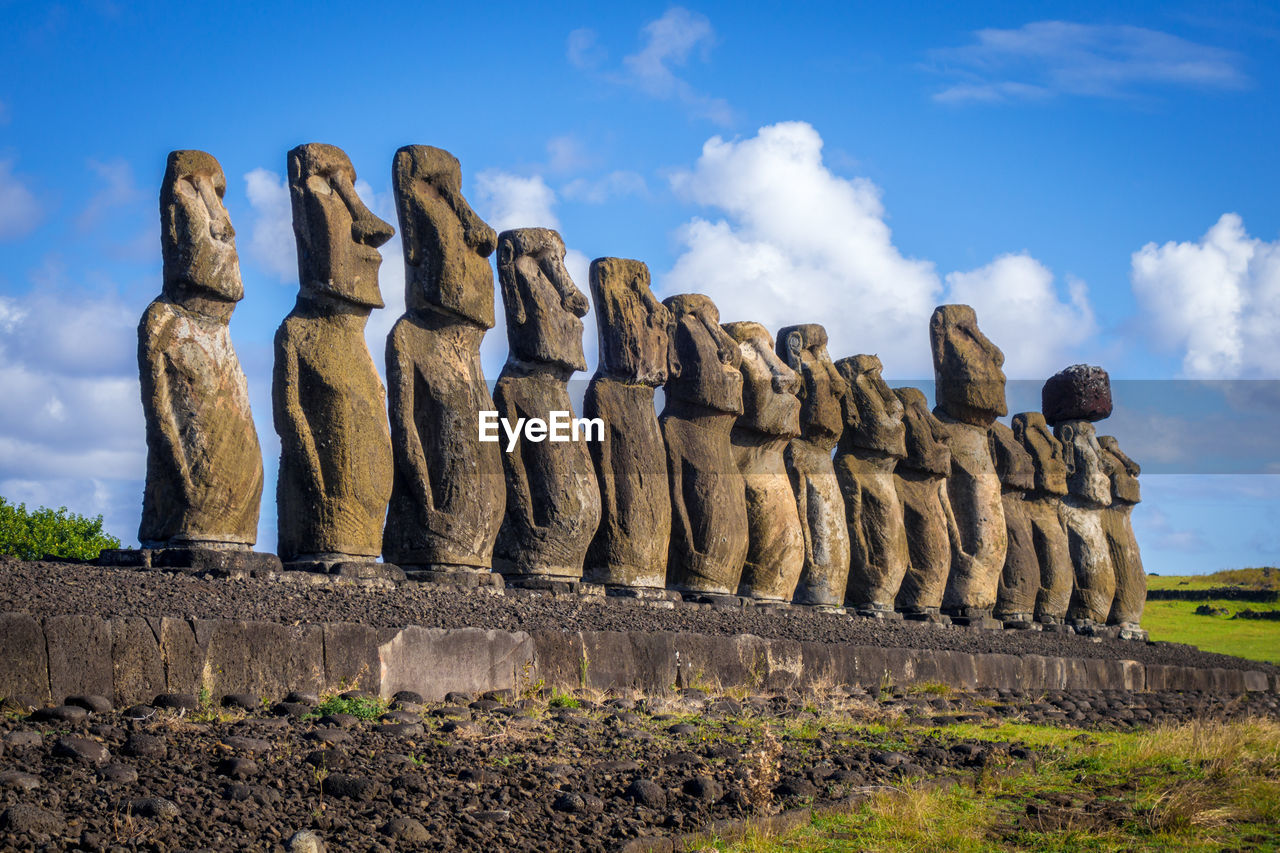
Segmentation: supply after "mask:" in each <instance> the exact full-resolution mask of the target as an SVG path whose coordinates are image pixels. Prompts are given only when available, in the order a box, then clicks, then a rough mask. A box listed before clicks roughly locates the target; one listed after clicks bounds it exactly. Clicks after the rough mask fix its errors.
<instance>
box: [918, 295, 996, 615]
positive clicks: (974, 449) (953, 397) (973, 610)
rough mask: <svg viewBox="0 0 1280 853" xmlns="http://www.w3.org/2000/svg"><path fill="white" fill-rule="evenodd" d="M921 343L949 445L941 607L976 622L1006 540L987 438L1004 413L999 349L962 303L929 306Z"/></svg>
mask: <svg viewBox="0 0 1280 853" xmlns="http://www.w3.org/2000/svg"><path fill="white" fill-rule="evenodd" d="M929 340H930V343H931V345H932V349H933V374H934V379H935V381H936V396H937V402H938V405H937V406H936V407H935V408H934V410H933V411H934V414H935V415H937V417H938V420H939V421H940V422H941V423H942V426H943V428H944V429H945V430H946V432H947V445H948V447H949V448H950V449H951V474H950V478H949V479H948V481H947V494H948V496H949V497H950V499H951V511H952V515H953V516H954V518H955V525H956V526H955V528H954V529H953V531H952V537H951V574H950V575H949V576H948V578H947V591H946V593H945V594H944V596H943V603H942V609H943V612H945V613H947V614H948V615H950V616H951V617H952V619H956V620H963V621H966V622H973V621H979V622H981V621H982V620H985V619H989V618H990V616H991V611H992V610H993V609H994V608H995V604H996V592H997V589H998V587H999V585H1000V575H1001V573H1002V571H1003V570H1004V559H1005V552H1006V551H1007V549H1008V544H1009V540H1008V535H1007V533H1006V530H1005V521H1004V506H1003V502H1002V499H1001V496H1000V495H1001V489H1000V477H999V476H998V475H997V474H996V469H995V464H994V463H993V461H992V459H991V449H990V447H989V446H988V443H987V431H988V430H989V429H990V428H991V424H992V423H994V422H995V419H996V418H997V417H1000V416H1003V415H1005V414H1006V413H1007V411H1008V410H1007V408H1006V406H1005V401H1004V382H1005V378H1004V371H1003V370H1001V369H1000V368H1001V366H1002V365H1003V364H1004V353H1002V352H1000V349H999V347H997V346H996V345H995V344H993V343H992V342H991V341H989V340H988V339H987V337H986V336H985V335H983V334H982V332H981V331H980V330H979V329H978V318H977V316H976V315H975V314H974V311H973V309H972V308H970V307H969V306H968V305H941V306H939V307H938V308H937V309H935V310H934V312H933V317H932V318H931V319H930V321H929Z"/></svg>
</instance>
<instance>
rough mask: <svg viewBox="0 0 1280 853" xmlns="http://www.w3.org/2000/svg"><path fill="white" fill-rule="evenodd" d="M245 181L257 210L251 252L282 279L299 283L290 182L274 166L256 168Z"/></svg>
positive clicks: (254, 207) (251, 237) (250, 199)
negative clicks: (274, 169)
mask: <svg viewBox="0 0 1280 853" xmlns="http://www.w3.org/2000/svg"><path fill="white" fill-rule="evenodd" d="M244 183H245V195H247V196H248V197H249V206H250V207H252V208H253V212H254V220H253V225H252V227H251V228H250V231H249V240H248V246H247V248H248V253H247V254H248V255H249V257H250V258H252V259H253V260H254V261H257V262H258V263H259V264H261V265H262V266H263V267H264V268H266V270H267V271H268V272H270V273H271V274H272V275H274V276H275V277H276V278H277V279H279V280H280V281H281V282H284V283H286V284H287V283H290V282H293V283H296V282H297V281H298V249H297V243H296V242H295V241H294V237H293V209H292V207H291V205H290V201H289V185H288V183H286V182H285V180H284V178H282V177H280V176H279V175H278V174H276V173H275V172H272V171H271V170H270V169H254V170H253V171H252V172H250V173H248V174H247V175H245V176H244Z"/></svg>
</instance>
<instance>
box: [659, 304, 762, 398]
mask: <svg viewBox="0 0 1280 853" xmlns="http://www.w3.org/2000/svg"><path fill="white" fill-rule="evenodd" d="M662 304H663V305H665V306H667V310H669V311H670V312H671V316H672V318H673V319H674V320H675V328H674V330H673V331H672V333H671V350H670V361H669V375H668V377H667V385H666V391H667V394H668V395H669V396H671V397H674V398H675V399H678V400H682V401H684V402H686V403H693V404H695V405H698V406H705V407H706V408H708V409H714V410H715V411H718V412H729V413H731V414H735V415H740V414H742V373H741V372H740V371H739V370H738V366H739V365H740V364H741V363H742V353H741V351H740V350H739V349H738V343H737V341H735V340H734V339H733V338H731V337H729V336H728V335H727V334H725V331H724V329H722V328H720V311H719V310H718V309H717V308H716V304H715V303H714V302H712V301H711V299H710V297H707V296H703V295H702V294H701V293H683V294H680V295H678V296H669V297H667V298H666V299H664V300H663V301H662Z"/></svg>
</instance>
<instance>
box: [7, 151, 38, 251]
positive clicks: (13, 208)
mask: <svg viewBox="0 0 1280 853" xmlns="http://www.w3.org/2000/svg"><path fill="white" fill-rule="evenodd" d="M41 214H42V211H41V209H40V203H39V202H38V201H36V197H35V194H34V193H32V192H31V190H30V189H28V188H27V185H26V184H24V183H23V182H22V180H21V179H20V178H18V176H17V175H15V174H13V161H12V160H0V240H11V239H15V238H18V237H25V236H26V235H27V234H29V233H30V232H31V230H32V229H34V228H35V227H36V226H37V225H39V224H40V217H41Z"/></svg>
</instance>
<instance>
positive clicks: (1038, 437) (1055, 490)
mask: <svg viewBox="0 0 1280 853" xmlns="http://www.w3.org/2000/svg"><path fill="white" fill-rule="evenodd" d="M1013 436H1014V438H1016V439H1017V440H1018V441H1019V442H1020V443H1021V444H1022V446H1023V447H1024V448H1025V449H1026V451H1027V452H1028V453H1029V454H1031V463H1032V465H1033V466H1035V481H1036V483H1035V488H1036V491H1040V492H1046V493H1048V494H1051V495H1058V496H1061V495H1065V494H1066V493H1067V463H1066V461H1065V460H1064V458H1063V450H1062V442H1060V441H1058V439H1057V438H1055V437H1054V435H1053V433H1052V432H1051V431H1050V430H1049V425H1048V424H1047V423H1045V419H1044V415H1042V414H1041V413H1039V412H1020V413H1018V414H1016V415H1014V416H1013Z"/></svg>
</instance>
